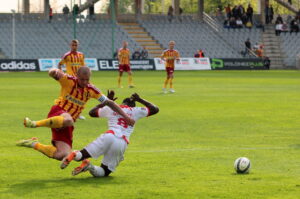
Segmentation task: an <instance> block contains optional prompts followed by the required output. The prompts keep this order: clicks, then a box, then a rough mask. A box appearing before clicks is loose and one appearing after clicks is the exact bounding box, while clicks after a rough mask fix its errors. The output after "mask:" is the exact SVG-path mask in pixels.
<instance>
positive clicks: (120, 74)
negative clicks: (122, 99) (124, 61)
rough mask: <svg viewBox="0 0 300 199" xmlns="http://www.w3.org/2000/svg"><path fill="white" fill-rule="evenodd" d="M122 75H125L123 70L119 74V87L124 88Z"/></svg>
mask: <svg viewBox="0 0 300 199" xmlns="http://www.w3.org/2000/svg"><path fill="white" fill-rule="evenodd" d="M122 75H123V70H122V71H121V70H119V76H118V87H119V88H122V85H121V79H122Z"/></svg>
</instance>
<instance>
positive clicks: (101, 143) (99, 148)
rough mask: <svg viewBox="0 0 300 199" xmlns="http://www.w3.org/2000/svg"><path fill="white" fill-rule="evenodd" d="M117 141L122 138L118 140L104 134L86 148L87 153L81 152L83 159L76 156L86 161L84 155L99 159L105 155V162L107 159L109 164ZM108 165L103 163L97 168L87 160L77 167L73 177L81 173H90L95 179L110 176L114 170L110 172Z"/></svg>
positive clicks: (111, 135)
mask: <svg viewBox="0 0 300 199" xmlns="http://www.w3.org/2000/svg"><path fill="white" fill-rule="evenodd" d="M116 139H117V140H118V139H120V138H116V137H115V136H114V135H113V134H109V133H106V134H102V135H101V136H99V137H98V138H97V139H96V140H95V141H93V142H92V143H90V144H89V145H88V146H86V147H85V151H84V150H82V151H80V153H81V154H82V157H80V156H77V155H76V158H81V159H84V153H86V152H87V154H90V156H91V157H93V158H98V157H99V156H100V155H104V158H103V160H104V159H105V160H106V162H109V160H110V159H112V158H110V157H112V156H111V153H112V152H111V151H112V150H115V148H116V146H115V140H116ZM122 141H123V140H122ZM109 158H110V159H109ZM74 159H75V158H74ZM106 165H108V164H105V163H102V164H101V167H99V166H95V165H92V164H91V163H90V162H89V161H87V160H86V159H85V160H83V161H82V164H81V165H80V166H79V167H76V168H75V169H74V170H73V172H72V175H78V174H79V173H81V172H85V171H90V173H91V174H92V175H93V176H94V177H102V176H108V175H109V174H110V173H111V172H112V170H110V169H109V168H108V166H106Z"/></svg>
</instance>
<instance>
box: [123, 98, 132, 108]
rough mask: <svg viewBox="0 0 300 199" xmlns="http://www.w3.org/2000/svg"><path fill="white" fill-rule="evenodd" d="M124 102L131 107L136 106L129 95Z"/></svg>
mask: <svg viewBox="0 0 300 199" xmlns="http://www.w3.org/2000/svg"><path fill="white" fill-rule="evenodd" d="M122 104H124V105H127V106H130V107H135V101H134V100H132V99H131V98H129V97H127V98H125V99H124V100H123V102H122Z"/></svg>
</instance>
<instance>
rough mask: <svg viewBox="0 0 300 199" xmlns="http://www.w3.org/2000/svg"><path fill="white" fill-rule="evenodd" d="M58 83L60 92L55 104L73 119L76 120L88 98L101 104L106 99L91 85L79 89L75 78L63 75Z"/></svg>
mask: <svg viewBox="0 0 300 199" xmlns="http://www.w3.org/2000/svg"><path fill="white" fill-rule="evenodd" d="M58 82H59V83H60V85H61V90H60V96H59V97H58V99H56V100H55V104H56V105H58V106H60V107H61V108H62V109H64V110H65V111H67V112H68V113H69V114H70V115H71V116H72V117H73V119H76V118H78V116H79V115H80V113H81V111H82V110H83V109H84V107H85V104H86V102H87V101H88V100H89V99H90V98H95V99H98V101H100V102H101V103H102V102H104V101H105V100H106V99H107V97H106V96H105V95H103V94H102V93H101V92H100V90H99V89H97V88H96V87H95V86H94V85H93V84H88V85H87V86H86V87H85V88H80V87H79V86H78V79H77V77H75V76H71V75H67V74H64V76H63V77H61V78H60V79H59V80H58Z"/></svg>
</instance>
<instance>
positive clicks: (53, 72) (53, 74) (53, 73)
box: [48, 68, 64, 80]
mask: <svg viewBox="0 0 300 199" xmlns="http://www.w3.org/2000/svg"><path fill="white" fill-rule="evenodd" d="M48 74H49V76H50V77H52V78H53V79H55V80H59V79H60V78H62V77H63V76H64V72H62V71H61V70H59V69H57V68H52V69H50V70H49V72H48Z"/></svg>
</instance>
